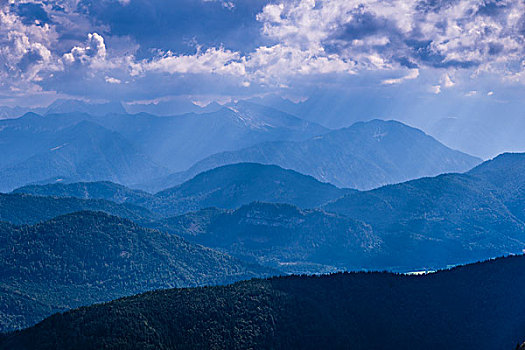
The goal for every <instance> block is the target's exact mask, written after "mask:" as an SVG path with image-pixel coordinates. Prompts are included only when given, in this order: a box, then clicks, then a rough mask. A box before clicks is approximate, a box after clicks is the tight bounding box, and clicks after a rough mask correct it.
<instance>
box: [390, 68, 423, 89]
mask: <svg viewBox="0 0 525 350" xmlns="http://www.w3.org/2000/svg"><path fill="white" fill-rule="evenodd" d="M417 77H419V69H417V68H414V69H411V70H410V71H409V72H408V74H407V75H405V76H403V77H401V78H395V79H386V80H383V81H381V84H383V85H393V84H400V83H402V82H404V81H405V80H413V79H417Z"/></svg>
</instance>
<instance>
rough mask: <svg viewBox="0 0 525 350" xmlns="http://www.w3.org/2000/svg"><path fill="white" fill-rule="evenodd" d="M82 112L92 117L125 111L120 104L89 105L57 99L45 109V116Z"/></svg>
mask: <svg viewBox="0 0 525 350" xmlns="http://www.w3.org/2000/svg"><path fill="white" fill-rule="evenodd" d="M71 112H83V113H89V114H92V115H106V114H110V113H119V114H124V113H126V110H125V109H124V106H122V103H120V102H106V103H90V102H85V101H81V100H66V99H58V100H56V101H55V102H53V103H52V104H50V105H49V106H48V107H47V112H46V114H62V113H71Z"/></svg>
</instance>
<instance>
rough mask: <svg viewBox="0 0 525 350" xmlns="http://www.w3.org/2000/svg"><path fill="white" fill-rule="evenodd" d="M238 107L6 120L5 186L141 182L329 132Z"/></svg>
mask: <svg viewBox="0 0 525 350" xmlns="http://www.w3.org/2000/svg"><path fill="white" fill-rule="evenodd" d="M238 108H240V109H242V112H240V111H238V110H233V109H232V108H222V109H221V110H219V111H216V112H213V113H205V114H188V115H183V116H176V117H157V116H153V115H147V114H137V115H128V114H111V115H105V116H97V115H90V114H85V113H80V112H73V113H62V114H48V115H45V116H41V115H38V114H33V113H29V114H26V115H24V116H23V117H21V118H17V119H7V120H2V121H0V139H1V140H2V142H1V143H0V151H1V152H2V153H3V154H5V156H3V157H2V159H0V173H1V174H2V181H1V182H0V191H4V192H5V191H9V190H12V189H13V188H16V187H20V186H22V185H26V184H30V183H46V182H48V183H50V182H55V181H57V180H62V181H66V182H78V181H102V180H104V181H108V180H109V181H115V182H119V183H121V184H127V185H129V184H133V183H142V182H146V181H147V180H151V179H154V178H156V177H159V176H162V175H164V174H166V175H167V174H168V173H169V172H168V170H170V171H176V170H183V169H186V168H188V167H189V166H191V165H192V164H194V163H195V162H197V161H198V160H200V159H202V158H205V157H207V156H210V155H212V154H213V153H216V152H220V151H228V150H236V149H240V148H243V147H247V146H251V145H254V144H257V143H259V142H265V141H275V140H289V139H291V140H300V139H306V138H308V137H312V136H314V135H319V134H322V133H324V132H326V129H325V128H323V127H321V126H319V125H315V124H312V123H308V122H305V121H302V120H300V119H298V118H296V117H293V116H290V115H287V114H285V113H282V112H279V111H276V110H272V109H269V108H266V109H264V110H262V111H261V110H259V107H256V106H255V107H254V106H252V105H242V106H241V105H239V106H238ZM27 140H31V142H27ZM101 150H104V152H101ZM98 159H100V160H101V161H98ZM94 160H96V162H94ZM130 169H133V171H130Z"/></svg>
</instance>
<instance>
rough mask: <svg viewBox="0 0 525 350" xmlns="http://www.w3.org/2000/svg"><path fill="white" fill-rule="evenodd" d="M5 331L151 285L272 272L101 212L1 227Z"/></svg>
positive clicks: (0, 327)
mask: <svg viewBox="0 0 525 350" xmlns="http://www.w3.org/2000/svg"><path fill="white" fill-rule="evenodd" d="M0 242H1V248H0V271H1V272H0V290H1V293H0V301H1V302H0V331H7V330H13V329H15V328H19V327H27V326H30V325H32V324H34V323H35V322H37V321H40V320H41V319H43V318H44V317H46V316H48V315H50V314H52V313H55V312H58V311H65V310H67V309H70V308H74V307H78V306H81V305H89V304H93V303H99V302H103V301H109V300H111V299H115V298H119V297H122V296H126V295H132V294H136V293H140V292H144V291H148V290H153V289H160V288H173V287H190V286H198V285H213V284H223V283H231V282H233V281H238V280H242V279H248V278H251V277H257V276H265V275H268V274H269V273H271V270H269V269H264V268H261V267H257V266H255V265H253V266H252V265H248V264H246V263H242V262H240V261H238V260H236V259H234V258H232V257H230V256H227V255H224V254H221V253H218V252H216V251H213V250H211V249H208V248H204V247H201V246H197V245H193V244H191V243H188V242H186V241H185V240H183V239H181V238H179V237H177V236H174V235H168V234H163V233H160V232H157V231H153V230H148V229H144V228H141V227H139V226H137V225H136V224H134V223H132V222H131V221H128V220H124V219H121V218H117V217H114V216H109V215H107V214H104V213H99V212H97V213H96V212H80V213H75V214H70V215H66V216H61V217H58V218H55V219H53V220H50V221H47V222H44V223H40V224H37V225H34V226H20V227H16V226H10V225H5V224H2V225H0Z"/></svg>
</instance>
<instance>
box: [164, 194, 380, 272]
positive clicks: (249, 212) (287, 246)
mask: <svg viewBox="0 0 525 350" xmlns="http://www.w3.org/2000/svg"><path fill="white" fill-rule="evenodd" d="M154 227H156V228H159V229H161V230H163V231H167V232H171V233H175V234H177V235H180V236H182V237H185V238H186V239H188V240H190V241H192V242H195V243H198V244H202V245H205V246H208V247H212V248H215V249H219V250H222V251H225V252H228V254H231V255H233V256H236V257H238V258H241V259H243V260H246V261H250V262H256V263H258V264H261V265H265V266H269V267H272V268H277V269H280V270H282V271H286V272H289V273H326V272H334V271H341V270H355V269H358V270H359V269H361V268H362V267H364V266H367V267H371V266H373V264H374V259H375V258H376V257H377V256H378V255H379V253H380V252H381V251H382V249H383V244H382V240H381V238H380V237H378V236H377V235H376V234H375V233H374V232H373V231H372V230H371V229H370V227H369V226H368V225H365V224H363V223H362V222H358V221H356V220H353V219H349V218H346V217H343V216H338V215H334V214H331V213H325V212H323V211H320V210H301V209H299V208H297V207H294V206H292V205H288V204H268V203H257V202H256V203H252V204H249V205H246V206H243V207H241V208H239V209H237V210H234V211H231V210H220V209H214V208H212V209H204V210H201V211H198V212H195V213H189V214H186V215H182V216H178V217H173V218H168V219H164V220H161V221H158V222H156V223H155V224H154Z"/></svg>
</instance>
